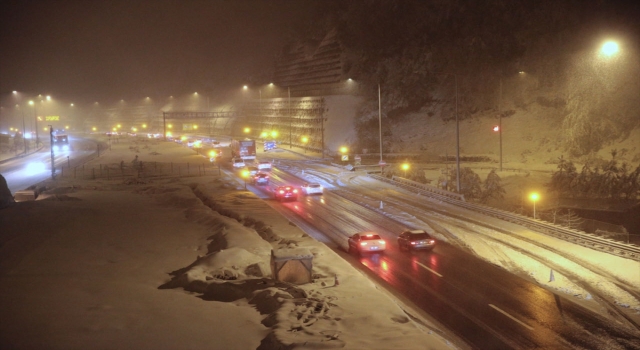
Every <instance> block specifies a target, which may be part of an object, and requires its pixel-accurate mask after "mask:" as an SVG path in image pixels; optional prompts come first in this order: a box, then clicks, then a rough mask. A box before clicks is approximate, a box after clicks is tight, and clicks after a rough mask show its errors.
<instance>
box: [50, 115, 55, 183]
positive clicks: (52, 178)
mask: <svg viewBox="0 0 640 350" xmlns="http://www.w3.org/2000/svg"><path fill="white" fill-rule="evenodd" d="M49 143H50V144H51V180H55V178H56V167H55V166H54V162H53V159H54V158H53V126H52V125H49Z"/></svg>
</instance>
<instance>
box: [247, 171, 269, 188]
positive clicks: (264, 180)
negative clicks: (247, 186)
mask: <svg viewBox="0 0 640 350" xmlns="http://www.w3.org/2000/svg"><path fill="white" fill-rule="evenodd" d="M251 182H252V183H254V184H256V185H266V184H268V183H269V175H268V174H265V173H257V174H256V175H255V176H253V177H251Z"/></svg>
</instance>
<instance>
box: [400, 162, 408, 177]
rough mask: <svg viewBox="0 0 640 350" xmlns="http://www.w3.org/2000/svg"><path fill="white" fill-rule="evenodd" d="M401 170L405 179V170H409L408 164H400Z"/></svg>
mask: <svg viewBox="0 0 640 350" xmlns="http://www.w3.org/2000/svg"><path fill="white" fill-rule="evenodd" d="M402 170H404V177H405V178H406V177H407V170H409V163H403V164H402Z"/></svg>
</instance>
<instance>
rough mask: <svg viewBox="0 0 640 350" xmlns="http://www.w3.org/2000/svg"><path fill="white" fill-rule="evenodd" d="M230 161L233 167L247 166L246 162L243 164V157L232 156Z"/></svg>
mask: <svg viewBox="0 0 640 350" xmlns="http://www.w3.org/2000/svg"><path fill="white" fill-rule="evenodd" d="M231 163H232V164H233V167H234V168H237V169H240V168H244V167H245V166H247V165H246V164H244V159H242V158H233V159H231Z"/></svg>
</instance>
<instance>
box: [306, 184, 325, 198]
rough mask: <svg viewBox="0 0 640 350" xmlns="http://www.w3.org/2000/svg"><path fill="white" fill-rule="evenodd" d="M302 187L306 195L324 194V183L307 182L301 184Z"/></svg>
mask: <svg viewBox="0 0 640 350" xmlns="http://www.w3.org/2000/svg"><path fill="white" fill-rule="evenodd" d="M300 188H301V189H302V192H304V194H306V195H310V194H322V192H323V191H324V189H323V188H322V185H321V184H319V183H315V182H312V183H305V184H303V185H302V186H300Z"/></svg>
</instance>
